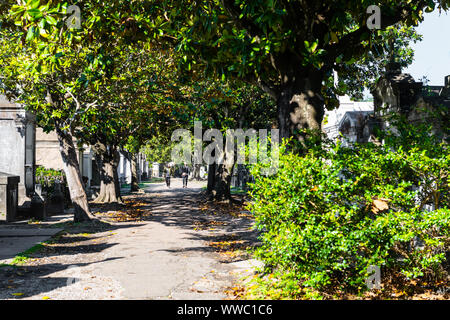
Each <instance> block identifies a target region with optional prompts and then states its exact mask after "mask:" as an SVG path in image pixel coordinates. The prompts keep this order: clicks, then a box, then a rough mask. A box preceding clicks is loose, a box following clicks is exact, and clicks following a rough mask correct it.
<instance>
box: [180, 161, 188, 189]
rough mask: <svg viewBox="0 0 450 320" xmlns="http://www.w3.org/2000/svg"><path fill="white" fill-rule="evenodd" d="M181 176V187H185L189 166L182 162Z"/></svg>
mask: <svg viewBox="0 0 450 320" xmlns="http://www.w3.org/2000/svg"><path fill="white" fill-rule="evenodd" d="M181 177H182V178H183V188H187V184H188V179H189V167H188V166H187V165H186V163H184V166H183V167H182V168H181Z"/></svg>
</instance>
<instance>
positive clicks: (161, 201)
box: [0, 179, 256, 299]
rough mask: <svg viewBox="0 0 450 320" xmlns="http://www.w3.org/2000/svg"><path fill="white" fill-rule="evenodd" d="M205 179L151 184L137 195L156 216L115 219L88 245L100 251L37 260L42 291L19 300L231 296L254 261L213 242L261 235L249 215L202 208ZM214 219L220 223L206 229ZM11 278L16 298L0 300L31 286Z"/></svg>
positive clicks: (36, 283) (35, 278)
mask: <svg viewBox="0 0 450 320" xmlns="http://www.w3.org/2000/svg"><path fill="white" fill-rule="evenodd" d="M204 185H205V184H204V183H198V182H190V184H189V188H188V189H183V188H181V186H182V183H181V179H173V181H172V186H173V187H172V188H171V189H167V188H166V186H165V185H164V184H163V183H160V184H151V185H149V187H147V188H146V190H145V192H146V194H143V195H138V196H136V197H137V200H139V201H141V200H143V201H149V202H150V203H149V207H150V209H151V212H152V215H151V216H150V217H148V218H147V219H146V221H141V222H134V223H128V222H127V223H113V224H112V229H111V230H106V231H103V232H99V233H96V234H95V239H93V238H92V237H91V236H89V238H90V242H89V244H88V245H87V247H89V246H94V248H97V249H96V250H91V251H89V250H87V251H86V250H85V251H83V252H81V253H76V251H75V252H72V254H70V255H65V256H64V258H65V259H66V260H63V261H61V259H62V256H60V255H55V256H53V257H48V255H47V256H45V257H42V258H41V259H37V262H36V265H35V266H28V269H29V270H32V271H31V275H30V278H31V279H28V280H29V281H27V282H28V285H29V286H31V285H32V286H33V287H34V288H40V289H39V290H37V291H36V290H35V291H32V292H28V293H27V292H24V294H23V296H13V297H12V298H29V299H42V298H43V297H49V298H51V299H225V298H227V295H226V293H225V290H226V288H227V287H230V286H231V285H232V284H233V282H234V281H235V280H236V279H237V277H239V276H241V275H242V274H243V273H242V272H243V271H244V270H246V269H249V268H250V265H249V264H248V263H247V262H246V261H241V262H231V263H230V262H229V261H226V259H223V257H222V255H221V254H218V253H217V252H216V250H215V248H214V247H212V246H210V245H208V242H211V241H217V240H218V239H223V238H230V237H231V238H235V239H244V240H249V241H254V240H255V237H256V235H255V232H254V231H251V230H250V228H251V226H252V220H251V219H249V218H246V217H241V218H234V217H231V216H222V215H221V216H219V215H209V214H205V213H204V212H202V210H201V209H200V208H199V202H198V200H199V197H200V191H201V190H202V187H204ZM212 222H214V224H213V223H212ZM210 224H212V225H213V227H205V228H201V227H200V228H199V226H209V225H210ZM95 241H98V244H97V243H96V242H95ZM2 269H3V268H0V274H1V273H2V272H3V271H2ZM8 272H14V271H10V270H9V271H8ZM55 279H57V282H58V283H57V285H56V284H53V285H52V286H49V287H48V288H47V289H46V287H45V284H46V283H51V282H52V281H53V282H54V281H56V280H55ZM0 281H1V278H0ZM12 283H13V285H15V286H16V287H15V288H14V289H10V290H9V291H8V293H9V296H8V294H7V293H5V294H0V298H2V299H4V298H11V290H16V291H18V290H22V291H26V290H27V285H26V284H25V283H24V284H23V285H20V283H19V284H17V283H15V284H14V282H12ZM0 285H1V283H0ZM3 285H5V283H4V284H3ZM6 285H7V284H6Z"/></svg>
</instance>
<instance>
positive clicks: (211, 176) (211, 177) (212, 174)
mask: <svg viewBox="0 0 450 320" xmlns="http://www.w3.org/2000/svg"><path fill="white" fill-rule="evenodd" d="M216 166H217V165H216V163H213V164H210V165H208V185H207V187H206V194H209V195H212V193H213V190H214V184H215V181H216Z"/></svg>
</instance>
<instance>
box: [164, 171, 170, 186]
mask: <svg viewBox="0 0 450 320" xmlns="http://www.w3.org/2000/svg"><path fill="white" fill-rule="evenodd" d="M165 176H166V185H167V188H170V168H169V167H167V168H166V172H165Z"/></svg>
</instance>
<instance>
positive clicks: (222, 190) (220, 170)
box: [211, 147, 235, 201]
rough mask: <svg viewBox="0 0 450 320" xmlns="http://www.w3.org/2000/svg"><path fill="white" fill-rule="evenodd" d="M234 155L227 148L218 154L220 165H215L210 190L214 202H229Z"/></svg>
mask: <svg viewBox="0 0 450 320" xmlns="http://www.w3.org/2000/svg"><path fill="white" fill-rule="evenodd" d="M234 156H235V155H234V154H231V153H229V150H228V148H227V147H225V148H224V150H223V152H222V153H221V154H220V157H222V161H221V162H222V163H220V164H216V167H215V172H214V184H213V189H212V193H211V196H212V199H214V200H215V201H231V200H232V198H231V178H232V176H233V168H234V164H235V159H234V158H235V157H234Z"/></svg>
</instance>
